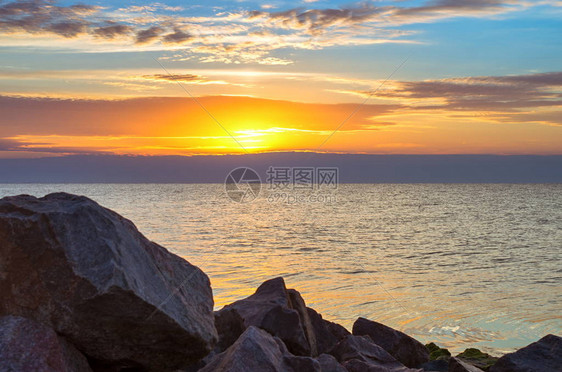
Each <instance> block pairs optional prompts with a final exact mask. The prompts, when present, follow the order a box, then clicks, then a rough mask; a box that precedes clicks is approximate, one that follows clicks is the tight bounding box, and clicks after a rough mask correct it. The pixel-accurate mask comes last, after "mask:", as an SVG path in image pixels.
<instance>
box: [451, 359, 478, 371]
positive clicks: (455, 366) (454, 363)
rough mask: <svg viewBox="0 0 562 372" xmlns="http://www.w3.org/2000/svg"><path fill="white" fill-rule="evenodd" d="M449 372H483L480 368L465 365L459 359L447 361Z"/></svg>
mask: <svg viewBox="0 0 562 372" xmlns="http://www.w3.org/2000/svg"><path fill="white" fill-rule="evenodd" d="M449 372H484V371H482V370H481V369H480V368H478V367H475V366H473V365H472V364H469V363H466V362H464V361H462V360H461V359H459V358H450V359H449Z"/></svg>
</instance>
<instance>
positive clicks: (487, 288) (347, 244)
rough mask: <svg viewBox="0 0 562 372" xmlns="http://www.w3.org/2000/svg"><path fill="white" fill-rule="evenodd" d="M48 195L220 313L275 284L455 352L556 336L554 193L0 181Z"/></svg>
mask: <svg viewBox="0 0 562 372" xmlns="http://www.w3.org/2000/svg"><path fill="white" fill-rule="evenodd" d="M55 191H66V192H71V193H75V194H82V195H86V196H88V197H91V198H93V199H94V200H96V201H97V202H99V203H100V204H102V205H104V206H106V207H108V208H111V209H113V210H115V211H117V212H118V213H121V214H122V215H124V216H125V217H127V218H129V219H131V220H132V221H133V222H134V223H135V224H136V225H137V227H138V228H139V229H140V231H141V232H143V233H144V234H145V235H146V236H148V237H149V238H150V239H152V240H154V241H156V242H158V243H160V244H161V245H163V246H165V247H167V248H168V249H169V250H170V251H172V252H174V253H176V254H179V255H181V256H183V257H185V258H186V259H187V260H189V261H190V262H191V263H193V264H195V265H197V266H199V267H201V268H202V269H203V270H204V271H205V272H206V273H207V274H208V275H209V277H210V278H211V282H212V286H213V291H214V294H215V303H216V307H217V308H220V307H222V306H223V305H225V304H227V303H230V302H232V301H234V300H236V299H239V298H243V297H246V296H248V295H250V294H251V293H253V291H254V290H255V287H256V286H258V285H259V284H260V283H262V282H263V281H264V280H266V279H269V278H273V277H276V276H283V277H284V278H285V280H286V282H287V284H288V286H289V287H292V288H296V289H298V290H299V291H300V292H301V293H302V294H303V297H304V299H305V300H306V302H307V304H308V305H309V306H311V307H314V308H315V309H317V310H318V311H319V312H321V313H322V314H323V316H324V318H326V319H329V320H332V321H336V322H339V323H341V324H343V325H345V326H346V327H348V328H349V329H351V325H352V324H353V321H354V320H355V319H356V318H357V317H359V316H364V317H367V318H371V319H374V320H377V321H380V322H383V323H385V324H387V325H389V326H392V327H395V328H397V329H400V330H402V331H405V332H407V333H408V334H410V335H412V336H414V337H416V338H418V339H419V340H420V341H422V342H429V341H434V342H437V343H439V344H441V345H443V346H446V347H449V348H450V349H451V350H452V351H454V352H460V351H462V350H464V348H466V347H469V346H470V347H479V348H481V349H483V350H487V351H489V352H492V353H493V354H501V353H503V352H506V351H510V350H513V349H515V348H517V347H521V346H524V345H527V344H529V343H530V342H533V341H535V340H537V339H538V338H540V337H542V336H544V335H546V334H547V333H555V334H561V333H562V317H561V314H562V264H561V263H562V185H442V184H436V185H425V184H416V185H403V184H402V185H341V186H340V188H339V190H338V191H337V193H336V194H334V195H335V197H332V202H331V203H325V202H299V203H292V204H287V203H284V202H282V201H278V202H271V200H269V201H268V199H267V198H266V197H265V196H264V195H262V196H260V197H259V198H258V199H256V200H254V201H253V202H251V203H246V204H238V203H234V202H232V201H230V200H229V199H228V198H227V197H226V195H225V194H224V188H223V185H215V184H213V185H183V184H182V185H151V184H143V185H122V184H88V185H52V184H51V185H28V184H26V185H0V196H2V197H3V196H6V195H15V194H21V193H26V194H32V195H36V196H43V195H45V194H47V193H50V192H55ZM334 195H333V196H334ZM334 199H336V200H334Z"/></svg>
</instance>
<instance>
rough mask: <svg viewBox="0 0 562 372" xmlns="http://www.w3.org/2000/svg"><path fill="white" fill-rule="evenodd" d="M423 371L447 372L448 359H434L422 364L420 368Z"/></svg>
mask: <svg viewBox="0 0 562 372" xmlns="http://www.w3.org/2000/svg"><path fill="white" fill-rule="evenodd" d="M420 368H421V369H423V370H424V371H431V372H448V371H449V360H448V359H436V360H431V361H429V362H427V363H424V364H422V365H421V366H420Z"/></svg>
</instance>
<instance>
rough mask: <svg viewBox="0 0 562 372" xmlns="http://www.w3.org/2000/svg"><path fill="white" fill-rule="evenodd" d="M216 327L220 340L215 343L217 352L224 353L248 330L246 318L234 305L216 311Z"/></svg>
mask: <svg viewBox="0 0 562 372" xmlns="http://www.w3.org/2000/svg"><path fill="white" fill-rule="evenodd" d="M215 327H216V328H217V332H218V335H219V341H218V342H217V344H216V345H215V351H216V352H217V353H222V352H223V351H225V350H226V349H228V347H229V346H230V345H232V344H233V343H235V342H236V340H238V337H240V335H241V334H242V333H244V331H245V330H246V325H245V324H244V319H242V317H241V316H240V314H238V311H236V309H234V308H232V307H230V308H224V309H222V310H221V311H215Z"/></svg>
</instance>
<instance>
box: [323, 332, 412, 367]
mask: <svg viewBox="0 0 562 372" xmlns="http://www.w3.org/2000/svg"><path fill="white" fill-rule="evenodd" d="M330 354H332V355H333V356H335V357H336V359H337V360H338V361H339V362H340V363H341V364H343V366H344V367H345V368H347V369H348V371H352V372H353V371H369V370H372V371H380V372H386V371H389V372H390V371H394V372H407V371H418V370H413V369H410V368H407V367H406V366H404V365H403V364H402V363H400V362H399V361H398V360H396V359H395V358H394V357H393V356H392V355H390V354H389V353H388V352H387V351H386V350H384V349H383V348H382V347H380V346H379V345H377V344H375V343H373V341H372V340H371V339H370V337H369V336H355V335H348V336H346V337H345V338H343V339H342V340H341V341H340V342H338V343H337V344H336V346H334V348H333V349H332V350H331V351H330Z"/></svg>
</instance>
